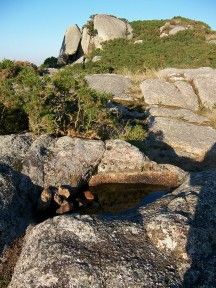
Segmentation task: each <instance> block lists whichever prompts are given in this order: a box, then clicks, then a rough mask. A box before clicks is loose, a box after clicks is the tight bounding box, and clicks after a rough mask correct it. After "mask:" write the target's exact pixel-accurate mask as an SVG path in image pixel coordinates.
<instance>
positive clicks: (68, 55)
mask: <svg viewBox="0 0 216 288" xmlns="http://www.w3.org/2000/svg"><path fill="white" fill-rule="evenodd" d="M132 37H133V33H132V27H131V25H130V24H129V23H128V22H127V21H126V20H122V19H119V18H117V17H115V16H111V15H105V14H96V15H94V16H92V17H91V19H90V20H88V22H87V23H86V24H85V25H84V27H83V29H82V32H81V31H80V29H79V27H78V26H77V25H74V26H71V27H69V28H68V29H67V31H66V33H65V36H64V39H63V43H62V47H61V50H60V55H59V58H58V63H59V64H60V65H65V64H68V62H74V61H76V60H77V59H78V58H80V57H81V56H82V55H83V54H84V55H88V54H89V53H90V52H92V50H93V49H94V48H102V43H103V42H105V41H108V40H113V39H117V38H124V39H131V38H132Z"/></svg>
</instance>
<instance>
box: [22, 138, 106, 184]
mask: <svg viewBox="0 0 216 288" xmlns="http://www.w3.org/2000/svg"><path fill="white" fill-rule="evenodd" d="M104 151H105V148H104V143H103V142H102V141H94V140H83V139H80V138H71V137H67V136H65V137H61V138H58V139H56V138H53V137H51V136H48V135H44V136H41V137H40V138H38V139H37V140H36V141H35V142H34V143H33V145H32V147H31V150H30V153H29V154H28V155H27V156H26V158H25V160H24V168H23V173H25V174H26V175H28V176H29V177H30V178H31V179H32V181H33V182H34V183H35V184H37V185H39V186H41V187H44V186H50V185H51V186H55V187H58V186H59V185H72V186H77V185H79V184H80V183H81V182H82V181H86V180H87V179H88V177H90V176H91V173H92V171H93V170H94V169H95V167H97V165H98V164H99V162H100V159H101V158H102V155H103V153H104Z"/></svg>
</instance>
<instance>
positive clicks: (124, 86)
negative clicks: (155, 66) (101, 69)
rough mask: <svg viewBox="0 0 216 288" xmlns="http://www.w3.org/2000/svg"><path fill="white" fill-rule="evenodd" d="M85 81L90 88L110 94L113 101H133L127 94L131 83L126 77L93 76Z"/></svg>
mask: <svg viewBox="0 0 216 288" xmlns="http://www.w3.org/2000/svg"><path fill="white" fill-rule="evenodd" d="M85 79H86V81H87V83H88V85H89V87H90V88H92V89H95V90H96V91H98V92H102V93H103V92H105V93H108V94H111V95H112V96H113V99H114V100H126V101H131V100H133V98H132V97H131V96H130V93H129V90H130V87H131V85H132V83H131V80H130V79H129V78H127V77H124V76H122V75H117V74H93V75H88V76H86V77H85Z"/></svg>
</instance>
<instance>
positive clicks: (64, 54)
mask: <svg viewBox="0 0 216 288" xmlns="http://www.w3.org/2000/svg"><path fill="white" fill-rule="evenodd" d="M81 36H82V35H81V32H80V29H79V27H78V26H77V25H74V26H71V27H69V28H68V29H67V30H66V32H65V35H64V39H63V42H62V46H61V50H60V54H59V58H58V63H59V64H67V62H68V58H69V56H73V55H75V54H76V53H77V51H78V47H79V44H80V41H81ZM74 59H75V58H74Z"/></svg>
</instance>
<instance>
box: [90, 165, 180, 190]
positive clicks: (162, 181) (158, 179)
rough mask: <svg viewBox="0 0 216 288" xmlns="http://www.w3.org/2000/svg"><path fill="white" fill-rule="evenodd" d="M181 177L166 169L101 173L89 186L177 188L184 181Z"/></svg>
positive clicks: (92, 179)
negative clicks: (138, 185)
mask: <svg viewBox="0 0 216 288" xmlns="http://www.w3.org/2000/svg"><path fill="white" fill-rule="evenodd" d="M158 170H159V169H158ZM181 176H182V174H180V179H179V175H178V174H176V173H173V172H171V171H168V170H165V169H164V171H163V169H162V168H161V171H151V170H149V171H143V172H117V173H116V172H115V173H114V172H111V173H110V172H109V173H99V174H97V175H95V176H93V177H92V178H91V179H90V181H89V186H90V187H92V186H99V185H102V184H146V185H158V186H163V187H169V188H175V187H177V186H178V185H179V182H180V181H182V177H181ZM119 193H120V192H119Z"/></svg>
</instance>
